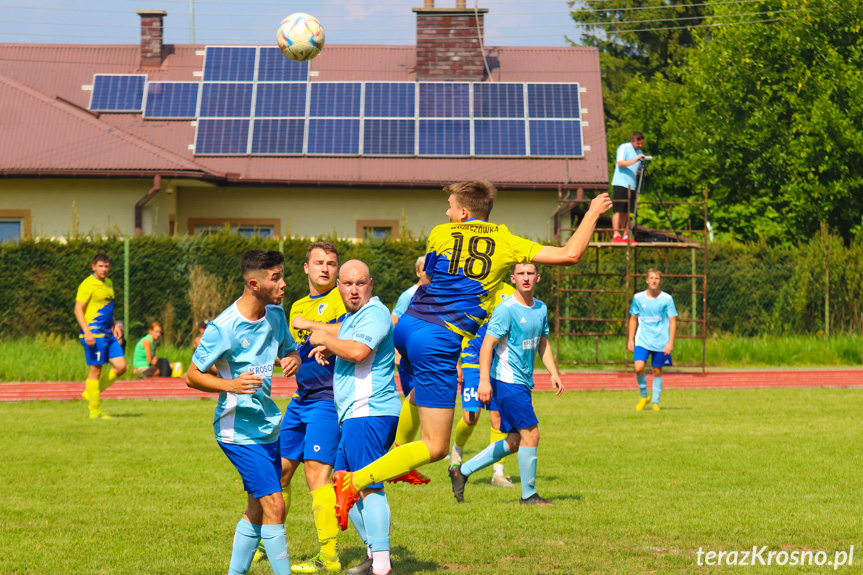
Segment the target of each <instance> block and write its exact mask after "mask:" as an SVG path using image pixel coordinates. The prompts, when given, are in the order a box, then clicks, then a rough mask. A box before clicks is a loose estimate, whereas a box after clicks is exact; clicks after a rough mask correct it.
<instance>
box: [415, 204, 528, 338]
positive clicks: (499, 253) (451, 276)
mask: <svg viewBox="0 0 863 575" xmlns="http://www.w3.org/2000/svg"><path fill="white" fill-rule="evenodd" d="M542 248H543V246H542V245H541V244H538V243H536V242H532V241H530V240H526V239H524V238H520V237H518V236H516V235H513V234H512V233H510V231H509V230H508V229H507V227H506V226H503V225H499V224H492V223H489V222H484V221H482V220H468V221H466V222H463V223H449V224H441V225H439V226H435V228H434V229H433V230H432V232H431V234H430V235H429V240H428V250H427V253H426V261H425V273H426V274H427V275H428V276H429V277H430V278H431V283H429V284H428V285H425V286H421V287H420V288H419V289H418V290H417V293H416V294H415V295H414V298H413V300H412V301H411V305H410V307H409V308H408V311H407V312H406V313H407V314H408V315H411V316H414V317H416V318H419V319H422V320H424V321H427V322H430V323H436V324H438V325H442V326H444V327H446V328H447V329H449V330H451V331H453V332H455V333H456V334H458V335H459V337H468V336H470V337H472V336H474V335H475V334H476V332H477V330H478V329H479V327H480V326H481V325H482V324H483V322H485V320H486V318H487V317H488V316H489V315H490V314H491V311H492V309H493V308H494V305H495V300H494V297H495V293H496V291H497V289H498V286H500V283H501V281H502V280H503V279H504V278H505V277H506V276H507V275H508V274H509V273H510V269H511V268H512V266H513V265H514V264H518V263H528V262H530V261H531V260H532V259H533V258H534V257H535V256H536V254H537V253H538V252H539V250H541V249H542Z"/></svg>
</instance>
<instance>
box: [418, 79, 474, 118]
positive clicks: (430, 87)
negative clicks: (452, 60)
mask: <svg viewBox="0 0 863 575" xmlns="http://www.w3.org/2000/svg"><path fill="white" fill-rule="evenodd" d="M469 117H470V84H467V83H446V84H443V83H434V82H431V83H421V84H420V118H469Z"/></svg>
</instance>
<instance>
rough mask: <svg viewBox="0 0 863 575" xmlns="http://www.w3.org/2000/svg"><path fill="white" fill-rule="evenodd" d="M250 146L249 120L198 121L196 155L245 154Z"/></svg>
mask: <svg viewBox="0 0 863 575" xmlns="http://www.w3.org/2000/svg"><path fill="white" fill-rule="evenodd" d="M248 146H249V120H206V119H205V120H198V132H197V135H196V137H195V153H196V154H209V155H237V154H245V153H246V151H247V149H248Z"/></svg>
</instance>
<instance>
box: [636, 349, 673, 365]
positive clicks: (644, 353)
mask: <svg viewBox="0 0 863 575" xmlns="http://www.w3.org/2000/svg"><path fill="white" fill-rule="evenodd" d="M651 355H652V356H653V361H652V362H650V367H670V366H672V365H674V364H673V363H672V362H671V354H669V355H665V354H664V353H662V352H661V351H650V350H649V349H645V348H643V347H641V346H640V345H637V346H635V351H634V352H633V353H632V361H644V362H647V358H648V357H650V356H651Z"/></svg>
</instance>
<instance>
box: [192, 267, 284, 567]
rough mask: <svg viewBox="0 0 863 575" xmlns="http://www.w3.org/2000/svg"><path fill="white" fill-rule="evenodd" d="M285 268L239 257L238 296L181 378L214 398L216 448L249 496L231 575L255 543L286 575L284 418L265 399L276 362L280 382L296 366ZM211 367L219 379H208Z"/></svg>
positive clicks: (211, 328)
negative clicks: (240, 280)
mask: <svg viewBox="0 0 863 575" xmlns="http://www.w3.org/2000/svg"><path fill="white" fill-rule="evenodd" d="M284 260H285V258H284V256H283V255H282V253H281V252H272V251H271V252H266V251H262V250H250V251H248V252H246V253H245V254H243V258H242V262H241V268H242V273H243V283H244V285H243V294H242V295H241V296H240V299H238V300H237V301H235V302H234V303H233V304H231V306H230V307H228V308H227V309H226V310H225V311H223V312H222V313H221V314H220V315H219V317H217V318H216V319H214V320H213V321H211V322H210V323H209V324H207V329H206V330H205V331H204V335H203V336H202V337H201V342H200V344H199V345H198V349H197V350H195V355H194V357H193V358H192V365H191V366H189V371H188V373H187V374H186V384H187V385H188V386H189V387H192V388H194V389H198V390H200V391H204V392H209V393H218V394H219V401H218V403H217V404H216V411H215V417H214V420H213V428H214V431H215V433H216V440H217V442H218V444H219V447H221V448H222V451H223V452H224V453H225V455H226V456H227V457H228V459H229V460H230V461H231V463H232V464H233V465H234V467H236V469H237V471H238V472H239V474H240V477H241V478H242V480H243V488H244V489H245V490H246V491H247V492H248V504H247V507H246V511H245V513H244V514H243V518H242V519H241V520H240V522H239V523H238V524H237V529H236V533H235V535H234V546H233V551H232V553H231V563H230V566H229V569H228V573H229V575H241V574H244V573H246V572H248V570H249V567H250V565H251V563H252V557H253V556H254V554H255V550H256V549H257V548H258V543H259V542H260V541H261V540H263V542H264V546H265V547H266V549H267V555H268V557H269V559H270V566H271V567H272V569H273V573H274V574H275V575H287V574H288V573H290V572H291V565H290V558H289V556H288V541H287V537H286V536H285V526H284V521H285V503H284V500H283V499H282V495H281V492H282V486H281V483H280V478H281V473H282V464H281V458H280V457H279V420H280V419H281V416H282V413H281V411H280V410H279V407H278V406H277V405H276V402H275V401H273V399H272V398H271V397H270V389H271V387H272V376H273V366H274V364H275V362H276V359H277V358H281V359H280V360H279V363H280V364H281V367H282V370H283V371H284V373H285V375H286V376H290V375H293V374H294V373H296V371H297V369H298V368H299V366H300V357H299V355H298V354H297V352H296V346H295V345H294V341H293V339H291V334H290V332H289V330H288V321H287V318H286V317H285V310H284V309H282V306H281V302H282V298H283V297H284V295H285V291H284V290H285V280H284V279H283V277H282V276H283V271H284V270H283V266H282V264H283V262H284ZM213 366H215V367H216V368H217V370H218V374H219V375H218V376H216V375H212V374H210V373H207V372H208V370H209V369H210V368H211V367H213Z"/></svg>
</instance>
